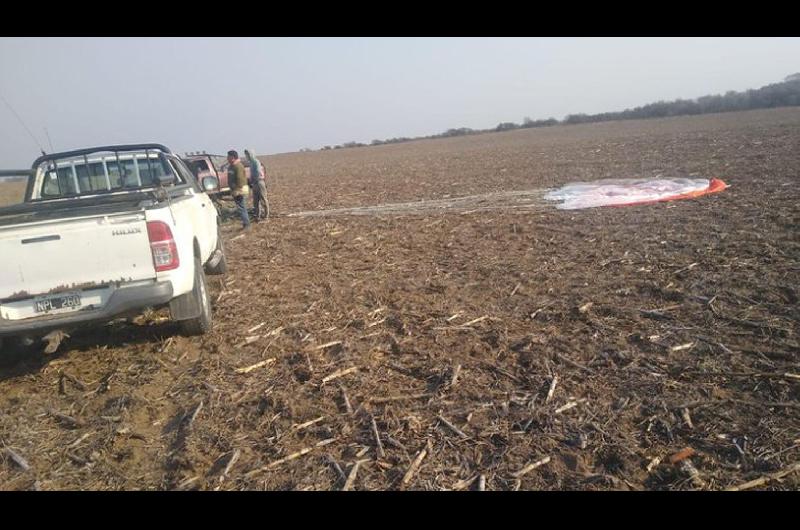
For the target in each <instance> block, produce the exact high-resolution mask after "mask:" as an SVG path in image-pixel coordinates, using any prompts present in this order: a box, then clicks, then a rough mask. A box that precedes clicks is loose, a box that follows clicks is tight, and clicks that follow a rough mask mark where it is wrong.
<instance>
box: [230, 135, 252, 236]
mask: <svg viewBox="0 0 800 530" xmlns="http://www.w3.org/2000/svg"><path fill="white" fill-rule="evenodd" d="M228 186H230V188H231V195H232V196H233V201H234V202H235V203H236V210H237V211H238V212H239V216H240V217H241V218H242V230H247V229H249V228H250V217H249V216H248V215H247V202H246V201H245V197H247V194H248V193H249V192H250V190H249V188H248V186H247V175H246V174H245V170H244V165H242V161H241V160H239V153H237V152H236V151H234V150H230V151H228Z"/></svg>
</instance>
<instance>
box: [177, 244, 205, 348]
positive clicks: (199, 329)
mask: <svg viewBox="0 0 800 530" xmlns="http://www.w3.org/2000/svg"><path fill="white" fill-rule="evenodd" d="M190 295H191V296H192V298H193V299H194V301H195V303H196V304H197V305H198V306H199V307H200V315H199V316H197V317H196V318H190V319H188V320H181V330H182V331H183V333H184V334H185V335H190V336H194V335H205V334H206V333H207V332H209V331H211V325H212V321H211V297H210V296H209V294H208V284H207V283H206V275H205V273H204V272H203V264H202V263H200V258H198V257H196V256H195V258H194V288H193V289H192V292H191V293H190Z"/></svg>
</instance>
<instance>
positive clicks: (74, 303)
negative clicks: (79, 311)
mask: <svg viewBox="0 0 800 530" xmlns="http://www.w3.org/2000/svg"><path fill="white" fill-rule="evenodd" d="M80 306H81V295H80V293H69V294H61V295H54V296H48V297H47V298H39V299H38V300H35V301H34V302H33V310H34V311H35V312H36V313H46V312H48V311H58V310H60V309H73V308H76V307H80Z"/></svg>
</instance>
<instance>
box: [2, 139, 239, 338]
mask: <svg viewBox="0 0 800 530" xmlns="http://www.w3.org/2000/svg"><path fill="white" fill-rule="evenodd" d="M27 177H28V184H27V190H26V192H25V200H24V202H23V203H22V204H17V205H13V206H8V207H5V208H0V342H2V341H3V340H4V339H9V338H17V339H21V340H22V342H23V343H25V344H27V345H30V344H32V343H33V342H34V341H35V340H37V339H41V338H42V337H44V336H51V337H52V335H53V334H54V333H56V334H58V333H59V332H63V333H68V332H69V331H70V330H72V329H74V328H77V327H82V326H85V325H98V324H103V323H106V322H108V321H111V320H114V319H116V318H118V317H122V316H129V315H131V314H136V313H140V312H142V311H143V310H144V309H145V308H158V307H164V306H169V309H170V314H171V318H172V319H173V320H176V321H179V322H180V324H181V328H182V331H183V332H184V333H186V334H190V335H197V334H203V333H205V332H207V331H208V330H209V329H210V328H211V322H212V319H211V302H210V296H209V294H208V289H207V284H206V276H205V274H206V273H208V274H223V273H224V272H225V270H226V268H227V265H226V260H225V254H224V249H223V245H222V238H221V236H220V229H219V223H218V218H217V211H216V209H215V208H214V205H213V204H212V202H211V200H210V199H209V197H208V195H207V194H206V193H205V192H204V190H203V188H202V187H201V185H200V184H199V183H198V182H197V180H196V179H195V177H194V175H193V174H192V172H191V171H189V169H188V168H187V167H186V165H185V164H184V163H183V162H182V161H181V160H180V159H179V158H178V157H176V156H175V155H173V154H172V152H171V151H170V150H169V149H168V148H166V147H164V146H162V145H159V144H140V145H119V146H104V147H96V148H90V149H81V150H76V151H70V152H65V153H55V154H47V155H43V156H41V157H39V158H38V159H36V161H35V162H34V163H33V167H32V169H31V170H30V171H29V172H28V174H27Z"/></svg>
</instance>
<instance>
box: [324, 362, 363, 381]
mask: <svg viewBox="0 0 800 530" xmlns="http://www.w3.org/2000/svg"><path fill="white" fill-rule="evenodd" d="M357 371H358V366H352V367H350V368H347V369H345V370H336V371H335V372H333V373H332V374H331V375H329V376H326V377H323V378H322V384H325V383H327V382H328V381H333V380H334V379H337V378H339V377H342V376H343V375H347V374H352V373H353V372H357Z"/></svg>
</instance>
